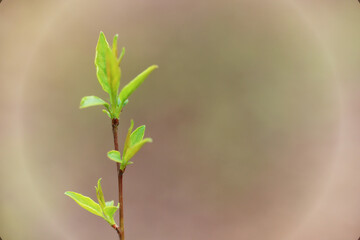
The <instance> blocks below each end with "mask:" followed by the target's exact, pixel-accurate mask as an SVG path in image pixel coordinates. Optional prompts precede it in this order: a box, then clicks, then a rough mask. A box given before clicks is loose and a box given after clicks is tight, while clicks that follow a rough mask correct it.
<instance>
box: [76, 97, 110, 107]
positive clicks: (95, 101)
mask: <svg viewBox="0 0 360 240" xmlns="http://www.w3.org/2000/svg"><path fill="white" fill-rule="evenodd" d="M99 105H103V106H105V107H106V108H108V107H109V104H108V103H107V102H105V101H104V100H102V99H101V98H99V97H97V96H86V97H83V98H82V99H81V101H80V108H87V107H92V106H99Z"/></svg>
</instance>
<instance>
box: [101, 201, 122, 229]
mask: <svg viewBox="0 0 360 240" xmlns="http://www.w3.org/2000/svg"><path fill="white" fill-rule="evenodd" d="M118 209H119V204H118V206H117V207H115V206H109V207H105V208H104V209H103V210H104V215H105V216H106V218H105V220H106V221H107V222H108V223H110V225H114V224H115V220H114V214H115V213H116V211H117V210H118Z"/></svg>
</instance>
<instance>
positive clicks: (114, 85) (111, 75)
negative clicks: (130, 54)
mask: <svg viewBox="0 0 360 240" xmlns="http://www.w3.org/2000/svg"><path fill="white" fill-rule="evenodd" d="M106 73H107V79H108V81H109V86H110V99H111V101H110V102H111V104H112V105H114V106H116V104H117V93H118V91H119V86H120V76H121V72H120V67H119V65H118V61H117V58H116V56H115V54H114V53H113V52H112V51H111V50H110V49H109V50H107V52H106Z"/></svg>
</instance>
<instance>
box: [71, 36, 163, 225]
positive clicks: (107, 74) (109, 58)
mask: <svg viewBox="0 0 360 240" xmlns="http://www.w3.org/2000/svg"><path fill="white" fill-rule="evenodd" d="M117 39H118V35H115V36H114V39H113V44H112V47H110V45H109V43H108V42H107V40H106V37H105V35H104V33H103V32H100V36H99V40H98V43H97V46H96V55H95V67H96V75H97V79H98V81H99V83H100V85H101V87H102V89H103V90H104V91H105V92H106V93H108V95H109V101H108V102H107V101H105V100H103V99H101V98H99V97H97V96H86V97H83V98H82V99H81V102H80V108H87V107H92V106H99V105H102V106H104V107H105V109H103V111H104V112H105V113H106V114H107V115H108V116H109V118H111V119H118V118H119V116H120V113H121V111H122V109H123V107H124V106H125V105H126V104H127V103H128V98H129V97H130V96H131V94H132V93H133V92H134V91H135V90H136V89H137V88H138V87H139V86H140V85H141V84H142V83H143V82H144V80H145V79H146V78H147V77H148V76H149V74H150V73H151V72H152V71H154V70H155V69H156V68H157V66H156V65H152V66H150V67H148V68H147V69H146V70H145V71H143V72H142V73H140V74H139V75H137V76H136V77H135V78H134V79H133V80H131V81H130V82H129V83H128V84H127V85H125V86H124V87H123V88H122V89H121V91H119V88H120V78H121V69H120V63H121V61H122V59H123V57H124V55H125V48H122V51H121V53H120V55H119V56H118V49H117ZM133 127H134V121H133V120H131V125H130V128H129V130H128V133H127V136H126V140H125V144H124V149H123V154H122V157H121V154H120V152H119V151H116V150H112V151H109V152H108V153H107V156H108V157H109V158H110V159H111V160H113V161H115V162H117V163H120V170H121V171H122V172H124V171H125V168H126V166H128V165H130V164H132V163H133V162H131V161H130V159H131V158H132V157H133V156H134V155H135V154H136V153H137V152H138V151H139V150H140V149H141V148H142V147H143V145H144V144H145V143H148V142H152V139H151V138H145V139H144V134H145V125H143V126H140V127H138V128H136V129H135V130H134V131H132V129H133ZM100 182H101V178H100V179H99V180H98V184H97V187H95V189H96V196H97V199H98V203H96V202H95V201H94V200H92V199H91V198H89V197H86V196H83V195H81V194H80V193H76V192H70V191H68V192H65V194H66V195H67V196H69V197H71V198H72V199H73V200H75V202H76V203H78V204H79V205H80V206H81V207H82V208H84V209H86V210H87V211H89V212H91V213H92V214H95V215H97V216H100V217H102V218H103V219H105V220H106V221H107V222H108V223H109V224H110V225H111V226H113V227H114V226H116V223H115V220H114V214H115V212H116V211H117V210H118V209H119V204H118V205H117V206H114V201H109V202H106V201H105V198H104V194H103V191H102V188H101V183H100Z"/></svg>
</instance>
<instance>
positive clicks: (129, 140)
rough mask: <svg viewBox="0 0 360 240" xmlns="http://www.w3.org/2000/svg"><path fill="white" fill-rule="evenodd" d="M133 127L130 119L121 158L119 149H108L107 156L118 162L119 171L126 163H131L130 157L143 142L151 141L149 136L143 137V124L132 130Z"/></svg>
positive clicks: (123, 168) (122, 169)
mask: <svg viewBox="0 0 360 240" xmlns="http://www.w3.org/2000/svg"><path fill="white" fill-rule="evenodd" d="M133 127H134V121H133V120H131V125H130V128H129V130H128V133H127V136H126V140H125V143H124V150H123V154H122V155H123V158H121V154H120V152H119V151H116V150H112V151H109V152H108V154H107V156H108V158H109V159H111V160H113V161H115V162H118V163H120V169H121V171H124V170H125V168H126V166H127V165H130V164H133V162H131V161H130V159H131V158H132V157H133V156H134V155H135V154H136V153H137V152H138V151H139V150H140V149H141V148H142V146H143V145H144V144H145V143H149V142H152V139H151V138H145V139H144V134H145V125H142V126H140V127H138V128H136V129H135V130H134V131H132V129H133Z"/></svg>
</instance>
